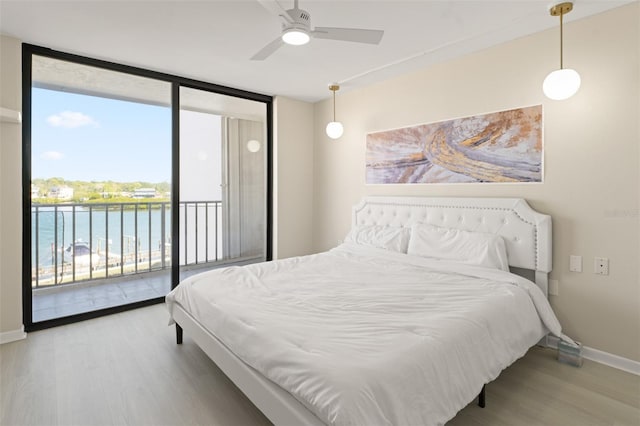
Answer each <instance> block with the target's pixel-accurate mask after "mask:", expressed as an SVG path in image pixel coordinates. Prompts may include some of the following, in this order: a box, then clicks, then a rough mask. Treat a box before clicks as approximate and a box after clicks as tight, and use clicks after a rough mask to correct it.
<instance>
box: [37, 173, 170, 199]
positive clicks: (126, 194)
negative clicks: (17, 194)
mask: <svg viewBox="0 0 640 426" xmlns="http://www.w3.org/2000/svg"><path fill="white" fill-rule="evenodd" d="M31 185H32V186H31V187H32V194H31V195H32V196H31V199H32V202H37V203H41V204H48V203H60V202H61V201H66V202H74V203H104V202H112V203H126V202H139V201H140V199H134V198H132V197H131V195H132V194H133V193H134V192H135V191H136V189H141V188H153V189H155V190H156V197H157V198H154V199H153V200H154V201H168V200H169V197H170V195H169V194H170V192H171V184H170V183H168V182H158V183H153V182H115V181H111V180H109V181H91V182H87V181H81V180H66V179H64V178H60V177H53V178H48V179H32V181H31ZM62 187H69V188H71V189H73V197H72V198H70V199H66V200H61V199H59V198H51V197H48V194H49V193H50V192H51V190H52V189H54V188H62Z"/></svg>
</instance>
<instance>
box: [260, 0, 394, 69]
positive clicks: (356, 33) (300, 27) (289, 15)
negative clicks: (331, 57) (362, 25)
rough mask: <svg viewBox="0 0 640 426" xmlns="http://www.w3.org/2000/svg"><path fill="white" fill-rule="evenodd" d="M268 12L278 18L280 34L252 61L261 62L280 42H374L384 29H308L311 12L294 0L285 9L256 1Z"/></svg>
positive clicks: (269, 1) (271, 2) (274, 3)
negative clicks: (327, 40)
mask: <svg viewBox="0 0 640 426" xmlns="http://www.w3.org/2000/svg"><path fill="white" fill-rule="evenodd" d="M257 1H258V2H259V3H260V4H261V5H262V6H263V7H264V8H265V9H267V10H268V11H269V12H271V13H273V14H274V15H277V16H279V17H280V19H282V34H281V35H280V36H279V37H278V38H277V39H275V40H273V41H272V42H271V43H269V44H267V45H266V46H265V47H263V48H262V49H261V50H260V51H259V52H258V53H256V54H255V55H253V56H252V57H251V60H253V61H262V60H264V59H266V58H268V57H269V56H270V55H271V54H272V53H274V52H275V51H276V50H278V49H279V48H280V46H282V45H283V44H285V43H287V44H292V45H296V46H298V45H302V44H306V43H308V42H309V39H310V38H311V37H313V38H324V39H330V40H340V41H351V42H356V43H368V44H378V43H380V40H382V36H383V34H384V31H382V30H366V29H358V28H333V27H315V28H314V29H313V30H312V29H311V15H310V14H309V12H307V11H306V10H302V9H300V8H299V7H298V0H294V5H293V9H289V10H285V9H284V8H283V7H282V6H280V4H279V3H278V2H277V1H274V0H257Z"/></svg>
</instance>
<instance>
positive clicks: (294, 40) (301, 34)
mask: <svg viewBox="0 0 640 426" xmlns="http://www.w3.org/2000/svg"><path fill="white" fill-rule="evenodd" d="M310 39H311V37H310V36H309V34H308V33H307V32H306V31H304V30H301V29H299V28H290V29H288V30H286V31H285V32H283V33H282V41H284V42H285V43H287V44H290V45H292V46H302V45H303V44H307V43H309V40H310Z"/></svg>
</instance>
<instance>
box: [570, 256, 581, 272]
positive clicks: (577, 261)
mask: <svg viewBox="0 0 640 426" xmlns="http://www.w3.org/2000/svg"><path fill="white" fill-rule="evenodd" d="M569 270H570V271H571V272H582V256H575V255H573V254H572V255H571V256H569Z"/></svg>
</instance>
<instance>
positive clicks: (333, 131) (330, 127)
mask: <svg viewBox="0 0 640 426" xmlns="http://www.w3.org/2000/svg"><path fill="white" fill-rule="evenodd" d="M329 90H331V91H332V92H333V121H332V122H330V123H329V124H327V129H326V131H327V136H329V137H330V138H331V139H338V138H339V137H340V136H342V134H343V133H344V127H343V126H342V123H341V122H339V121H336V91H337V90H340V86H338V85H337V84H332V85H330V86H329Z"/></svg>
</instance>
